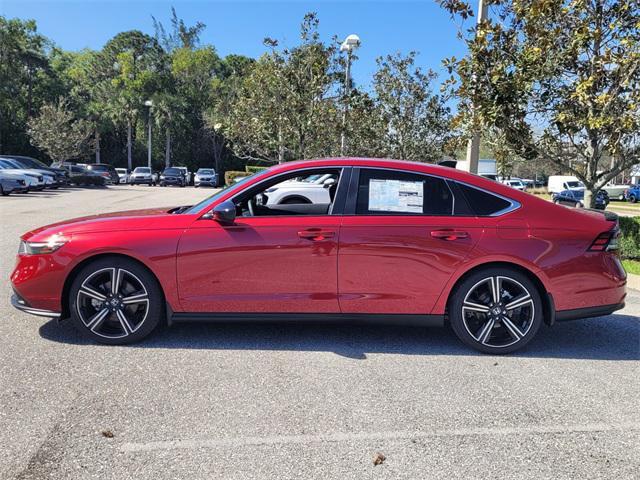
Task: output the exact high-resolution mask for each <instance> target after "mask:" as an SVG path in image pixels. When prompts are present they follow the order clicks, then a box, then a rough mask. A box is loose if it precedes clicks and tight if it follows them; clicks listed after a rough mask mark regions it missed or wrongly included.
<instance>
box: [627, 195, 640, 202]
mask: <svg viewBox="0 0 640 480" xmlns="http://www.w3.org/2000/svg"><path fill="white" fill-rule="evenodd" d="M629 201H630V202H631V203H636V202H637V201H638V199H637V198H636V196H635V195H634V194H633V193H632V194H631V195H629Z"/></svg>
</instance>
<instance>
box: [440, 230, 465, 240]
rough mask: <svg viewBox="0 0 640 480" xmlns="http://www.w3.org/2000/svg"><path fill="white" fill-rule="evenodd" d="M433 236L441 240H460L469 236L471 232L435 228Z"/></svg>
mask: <svg viewBox="0 0 640 480" xmlns="http://www.w3.org/2000/svg"><path fill="white" fill-rule="evenodd" d="M431 236H432V237H433V238H439V239H440V240H460V239H463V238H468V237H469V234H468V233H467V232H464V231H462V230H433V231H432V232H431Z"/></svg>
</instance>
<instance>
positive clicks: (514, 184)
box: [502, 178, 527, 192]
mask: <svg viewBox="0 0 640 480" xmlns="http://www.w3.org/2000/svg"><path fill="white" fill-rule="evenodd" d="M502 183H503V184H504V185H507V186H509V187H511V188H515V189H516V190H520V191H521V192H524V191H525V190H526V189H527V187H526V186H525V184H524V183H523V182H522V180H520V179H519V178H509V179H504V180H502Z"/></svg>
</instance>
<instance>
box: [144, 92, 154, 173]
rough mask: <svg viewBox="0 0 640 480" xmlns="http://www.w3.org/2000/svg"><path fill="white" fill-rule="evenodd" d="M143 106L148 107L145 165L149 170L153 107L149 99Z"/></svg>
mask: <svg viewBox="0 0 640 480" xmlns="http://www.w3.org/2000/svg"><path fill="white" fill-rule="evenodd" d="M144 106H145V107H149V120H148V121H147V123H148V124H149V138H148V139H147V166H148V167H149V170H151V107H153V102H152V101H151V100H147V101H146V102H144Z"/></svg>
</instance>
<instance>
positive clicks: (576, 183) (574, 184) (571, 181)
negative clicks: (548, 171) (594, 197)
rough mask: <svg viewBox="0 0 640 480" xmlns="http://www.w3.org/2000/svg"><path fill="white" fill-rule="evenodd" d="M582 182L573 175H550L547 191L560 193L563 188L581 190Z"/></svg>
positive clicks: (582, 187)
mask: <svg viewBox="0 0 640 480" xmlns="http://www.w3.org/2000/svg"><path fill="white" fill-rule="evenodd" d="M583 189H584V183H582V182H581V181H580V180H578V177H574V176H573V175H551V176H550V177H549V184H548V186H547V190H548V191H549V193H560V192H562V191H563V190H583Z"/></svg>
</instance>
